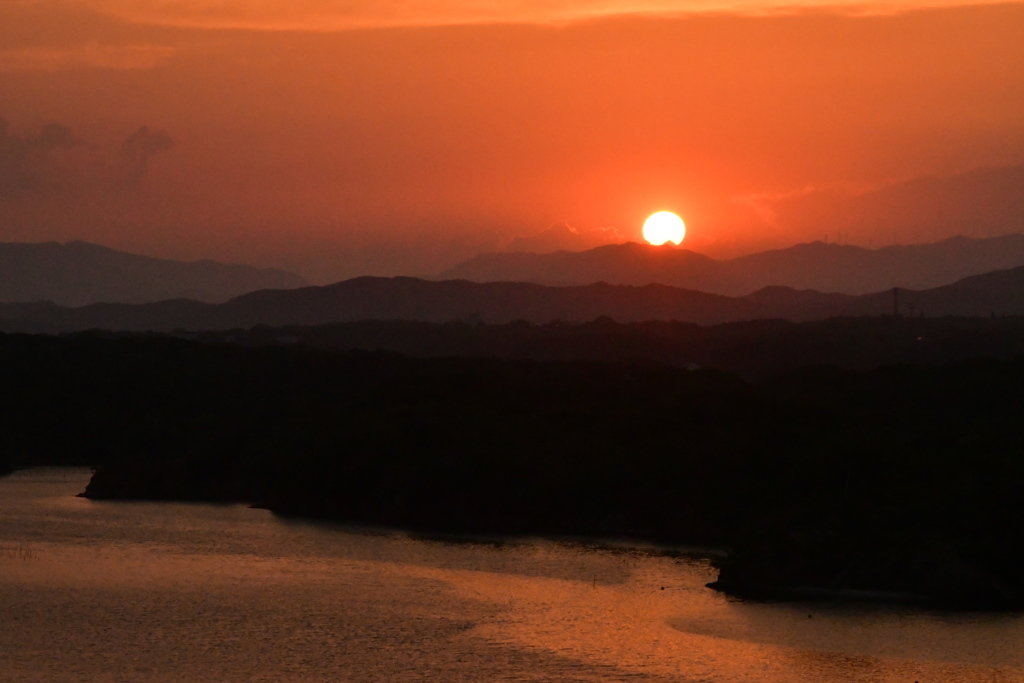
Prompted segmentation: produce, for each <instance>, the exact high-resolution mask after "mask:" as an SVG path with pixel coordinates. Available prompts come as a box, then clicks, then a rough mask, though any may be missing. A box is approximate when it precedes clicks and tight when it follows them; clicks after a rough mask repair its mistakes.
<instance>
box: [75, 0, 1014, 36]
mask: <svg viewBox="0 0 1024 683" xmlns="http://www.w3.org/2000/svg"><path fill="white" fill-rule="evenodd" d="M75 1H76V2H78V3H79V4H80V5H85V6H88V7H89V8H91V9H93V10H99V11H102V12H105V13H109V14H113V15H115V16H117V17H119V18H121V19H124V20H128V21H133V22H140V23H152V24H169V25H177V26H191V27H199V28H250V29H264V30H322V31H332V30H345V29H356V28H373V27H386V26H430V25H446V24H474V23H505V22H508V23H564V22H574V21H583V20H587V19H596V18H601V17H610V16H619V15H686V14H707V13H737V14H780V13H781V14H784V13H797V12H806V11H808V10H830V11H837V12H843V13H856V14H892V13H898V12H904V11H911V10H916V9H923V8H934V7H958V6H968V5H988V4H993V2H992V0H890V1H888V2H879V1H877V0H387V1H386V2H381V1H380V0H290V1H289V2H282V1H281V0H164V1H162V2H154V1H153V0H75ZM997 1H998V0H997Z"/></svg>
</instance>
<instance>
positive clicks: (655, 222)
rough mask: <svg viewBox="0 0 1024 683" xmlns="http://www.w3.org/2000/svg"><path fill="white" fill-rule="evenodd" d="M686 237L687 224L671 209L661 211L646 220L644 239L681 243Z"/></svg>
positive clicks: (656, 242)
mask: <svg viewBox="0 0 1024 683" xmlns="http://www.w3.org/2000/svg"><path fill="white" fill-rule="evenodd" d="M684 237H686V225H685V224H684V223H683V219H682V218H680V217H679V216H677V215H675V214H674V213H672V212H671V211H659V212H658V213H656V214H653V215H652V216H651V217H650V218H648V219H647V220H646V221H645V222H644V239H645V240H647V241H648V242H650V243H651V244H655V245H657V244H665V242H672V243H673V244H679V243H680V242H682V241H683V238H684Z"/></svg>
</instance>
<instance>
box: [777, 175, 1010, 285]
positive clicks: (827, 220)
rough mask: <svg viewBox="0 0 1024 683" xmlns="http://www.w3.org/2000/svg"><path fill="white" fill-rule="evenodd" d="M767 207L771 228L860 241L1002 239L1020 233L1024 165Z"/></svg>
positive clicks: (795, 198)
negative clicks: (892, 237) (950, 237)
mask: <svg viewBox="0 0 1024 683" xmlns="http://www.w3.org/2000/svg"><path fill="white" fill-rule="evenodd" d="M764 208H765V209H766V210H767V211H768V212H769V214H770V215H771V216H772V217H773V219H772V222H773V223H775V224H777V225H780V226H786V228H788V229H790V230H795V231H797V232H798V233H800V234H808V233H809V234H814V233H815V232H818V231H820V230H828V231H829V232H833V233H834V232H840V233H843V234H852V235H853V236H855V237H856V238H858V240H859V241H861V242H863V241H864V240H865V238H866V236H867V235H874V236H875V239H876V240H877V239H878V238H879V236H882V238H883V241H887V240H886V239H885V238H887V237H888V236H889V235H891V234H899V235H913V236H915V237H916V238H917V239H915V240H914V241H924V239H925V238H927V237H930V236H937V235H956V234H961V235H969V236H972V237H984V236H992V235H1003V234H1007V233H1013V232H1018V231H1019V230H1020V229H1021V220H1020V217H1021V215H1022V214H1024V165H1018V166H989V167H984V168H976V169H972V170H970V171H967V172H966V173H960V174H957V175H953V176H947V177H920V178H913V179H911V180H906V181H904V182H899V183H893V184H891V185H886V186H884V187H880V188H876V189H873V190H870V191H867V192H862V193H856V194H851V193H848V192H843V191H842V190H841V189H839V188H828V187H826V188H821V189H817V190H811V191H808V192H800V193H796V194H793V195H790V196H788V197H780V198H776V199H770V200H767V201H765V202H764ZM1017 265H1020V264H1017Z"/></svg>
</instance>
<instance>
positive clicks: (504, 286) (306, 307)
mask: <svg viewBox="0 0 1024 683" xmlns="http://www.w3.org/2000/svg"><path fill="white" fill-rule="evenodd" d="M897 299H898V301H897V302H896V304H897V306H898V312H899V313H900V314H901V315H913V316H921V315H924V316H930V317H939V316H946V315H957V316H993V315H996V316H998V315H1022V314H1024V267H1020V268H1015V269H1012V270H1007V271H999V272H994V273H988V274H985V275H979V276H975V277H971V278H967V279H964V280H962V281H960V282H956V283H954V284H951V285H946V286H944V287H937V288H935V289H930V290H923V291H912V290H899V292H898V296H897ZM893 310H894V296H893V292H892V291H883V292H879V293H876V294H868V295H863V296H849V295H844V294H822V293H820V292H814V291H797V290H793V289H790V288H786V287H769V288H765V289H762V290H760V291H757V292H754V293H753V294H750V295H747V296H743V297H726V296H721V295H716V294H707V293H704V292H698V291H691V290H685V289H679V288H676V287H669V286H666V285H646V286H643V287H633V286H627V285H609V284H605V283H598V284H593V285H586V286H581V287H545V286H542V285H535V284H529V283H512V282H494V283H474V282H468V281H465V280H448V281H442V282H431V281H427V280H420V279H416V278H408V277H397V278H374V277H361V278H355V279H353V280H346V281H344V282H339V283H337V284H334V285H328V286H325V287H304V288H300V289H293V290H265V291H259V292H253V293H250V294H246V295H243V296H240V297H236V298H235V299H232V300H230V301H228V302H225V303H223V304H204V303H200V302H197V301H190V300H172V301H162V302H158V303H155V304H141V305H129V304H92V305H89V306H83V307H80V308H66V307H61V306H56V305H53V304H6V305H0V331H7V332H40V333H61V332H72V331H80V330H89V329H103V330H115V331H116V330H124V331H156V332H161V331H164V332H166V331H171V330H230V329H234V328H249V327H253V326H255V325H268V326H273V327H281V326H287V325H323V324H328V323H335V322H346V321H357V320H416V321H425V322H448V321H452V320H464V321H473V322H486V323H508V322H514V321H518V320H523V321H527V322H532V323H538V324H542V323H547V322H551V321H556V320H561V321H589V320H594V319H597V318H600V317H610V318H612V319H614V320H616V321H619V322H639V321H646V320H677V321H684V322H693V323H698V324H702V325H713V324H719V323H725V322H736V321H745V320H759V319H767V318H782V319H786V320H793V321H806V320H821V319H826V318H832V317H837V316H877V315H885V314H892V312H893Z"/></svg>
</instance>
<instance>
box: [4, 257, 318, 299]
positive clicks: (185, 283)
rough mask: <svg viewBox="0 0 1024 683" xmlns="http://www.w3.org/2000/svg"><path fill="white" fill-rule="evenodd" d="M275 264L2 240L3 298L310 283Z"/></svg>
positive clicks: (190, 292)
mask: <svg viewBox="0 0 1024 683" xmlns="http://www.w3.org/2000/svg"><path fill="white" fill-rule="evenodd" d="M308 284H309V283H308V282H306V281H305V280H304V279H302V278H301V277H299V276H298V275H295V274H293V273H289V272H285V271H282V270H274V269H270V268H254V267H252V266H245V265H234V264H224V263H218V262H216V261H194V262H189V263H186V262H182V261H171V260H167V259H158V258H152V257H149V256H138V255H136V254H128V253H125V252H121V251H116V250H114V249H110V248H108V247H103V246H100V245H97V244H90V243H88V242H68V243H66V244H59V243H57V242H45V243H41V244H20V243H0V301H2V302H8V303H10V302H35V301H52V302H54V303H57V304H62V305H66V306H82V305H85V304H91V303H96V302H107V303H136V304H137V303H149V302H155V301H163V300H165V299H182V298H187V299H195V300H198V301H208V302H211V303H219V302H223V301H227V300H229V299H231V298H232V297H236V296H238V295H240V294H245V293H246V292H253V291H256V290H260V289H288V288H294V287H303V286H306V285H308Z"/></svg>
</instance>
